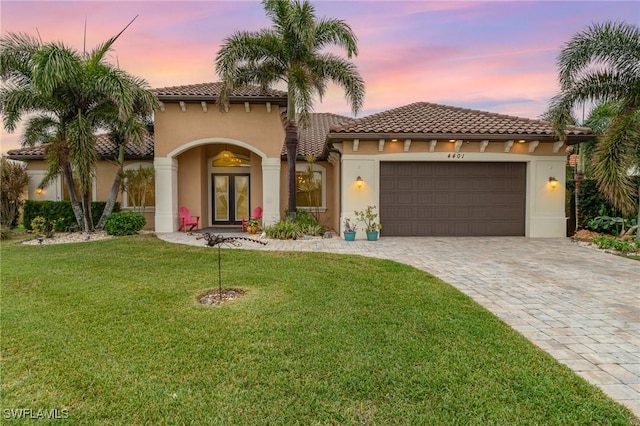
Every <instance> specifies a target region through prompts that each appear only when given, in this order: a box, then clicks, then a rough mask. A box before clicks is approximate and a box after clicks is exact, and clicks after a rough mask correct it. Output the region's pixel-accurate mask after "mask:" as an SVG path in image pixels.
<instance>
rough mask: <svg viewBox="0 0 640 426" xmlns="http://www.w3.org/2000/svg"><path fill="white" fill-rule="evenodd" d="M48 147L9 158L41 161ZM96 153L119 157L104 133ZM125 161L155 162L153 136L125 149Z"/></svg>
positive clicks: (15, 151) (9, 153) (10, 154)
mask: <svg viewBox="0 0 640 426" xmlns="http://www.w3.org/2000/svg"><path fill="white" fill-rule="evenodd" d="M46 148H47V145H38V146H34V147H26V148H20V149H12V150H9V151H7V156H8V157H9V158H11V159H13V160H41V159H44V158H45V156H46ZM96 151H97V153H98V158H102V159H112V158H114V157H116V156H117V155H118V150H117V147H116V145H115V144H114V143H113V142H111V141H110V140H109V136H108V135H107V134H106V133H104V134H100V135H96ZM125 159H127V160H134V159H148V160H153V136H149V135H148V136H145V138H144V143H143V144H142V145H141V146H139V147H136V146H133V145H128V146H127V147H126V148H125Z"/></svg>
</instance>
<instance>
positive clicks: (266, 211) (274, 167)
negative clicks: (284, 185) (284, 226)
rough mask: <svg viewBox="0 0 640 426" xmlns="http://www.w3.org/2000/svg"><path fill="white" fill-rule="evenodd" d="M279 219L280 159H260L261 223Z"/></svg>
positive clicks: (271, 223) (265, 223)
mask: <svg viewBox="0 0 640 426" xmlns="http://www.w3.org/2000/svg"><path fill="white" fill-rule="evenodd" d="M279 220H280V159H279V158H263V159H262V223H263V224H264V225H273V224H274V223H276V222H278V221H279Z"/></svg>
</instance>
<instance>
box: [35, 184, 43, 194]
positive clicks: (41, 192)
mask: <svg viewBox="0 0 640 426" xmlns="http://www.w3.org/2000/svg"><path fill="white" fill-rule="evenodd" d="M36 194H38V195H42V194H44V188H43V187H41V186H39V187H38V188H36Z"/></svg>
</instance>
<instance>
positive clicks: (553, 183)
mask: <svg viewBox="0 0 640 426" xmlns="http://www.w3.org/2000/svg"><path fill="white" fill-rule="evenodd" d="M549 185H551V189H556V187H557V186H558V179H556V178H554V177H553V176H550V177H549Z"/></svg>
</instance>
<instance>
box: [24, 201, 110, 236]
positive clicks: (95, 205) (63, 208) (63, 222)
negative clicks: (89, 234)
mask: <svg viewBox="0 0 640 426" xmlns="http://www.w3.org/2000/svg"><path fill="white" fill-rule="evenodd" d="M105 204H106V202H104V201H94V202H92V203H91V216H92V217H93V223H94V225H95V224H96V223H98V220H100V215H101V214H102V211H103V210H104V206H105ZM113 211H114V212H119V211H120V203H116V204H115V206H114V207H113ZM38 216H42V217H44V218H45V219H46V220H47V221H50V222H52V221H55V222H56V228H55V230H56V231H68V230H69V229H73V228H75V227H77V225H78V224H77V222H76V217H75V215H74V214H73V208H72V207H71V202H70V201H33V200H27V201H26V202H25V203H24V211H23V224H24V227H25V228H26V229H28V230H31V221H32V220H33V219H35V218H36V217H38Z"/></svg>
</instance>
